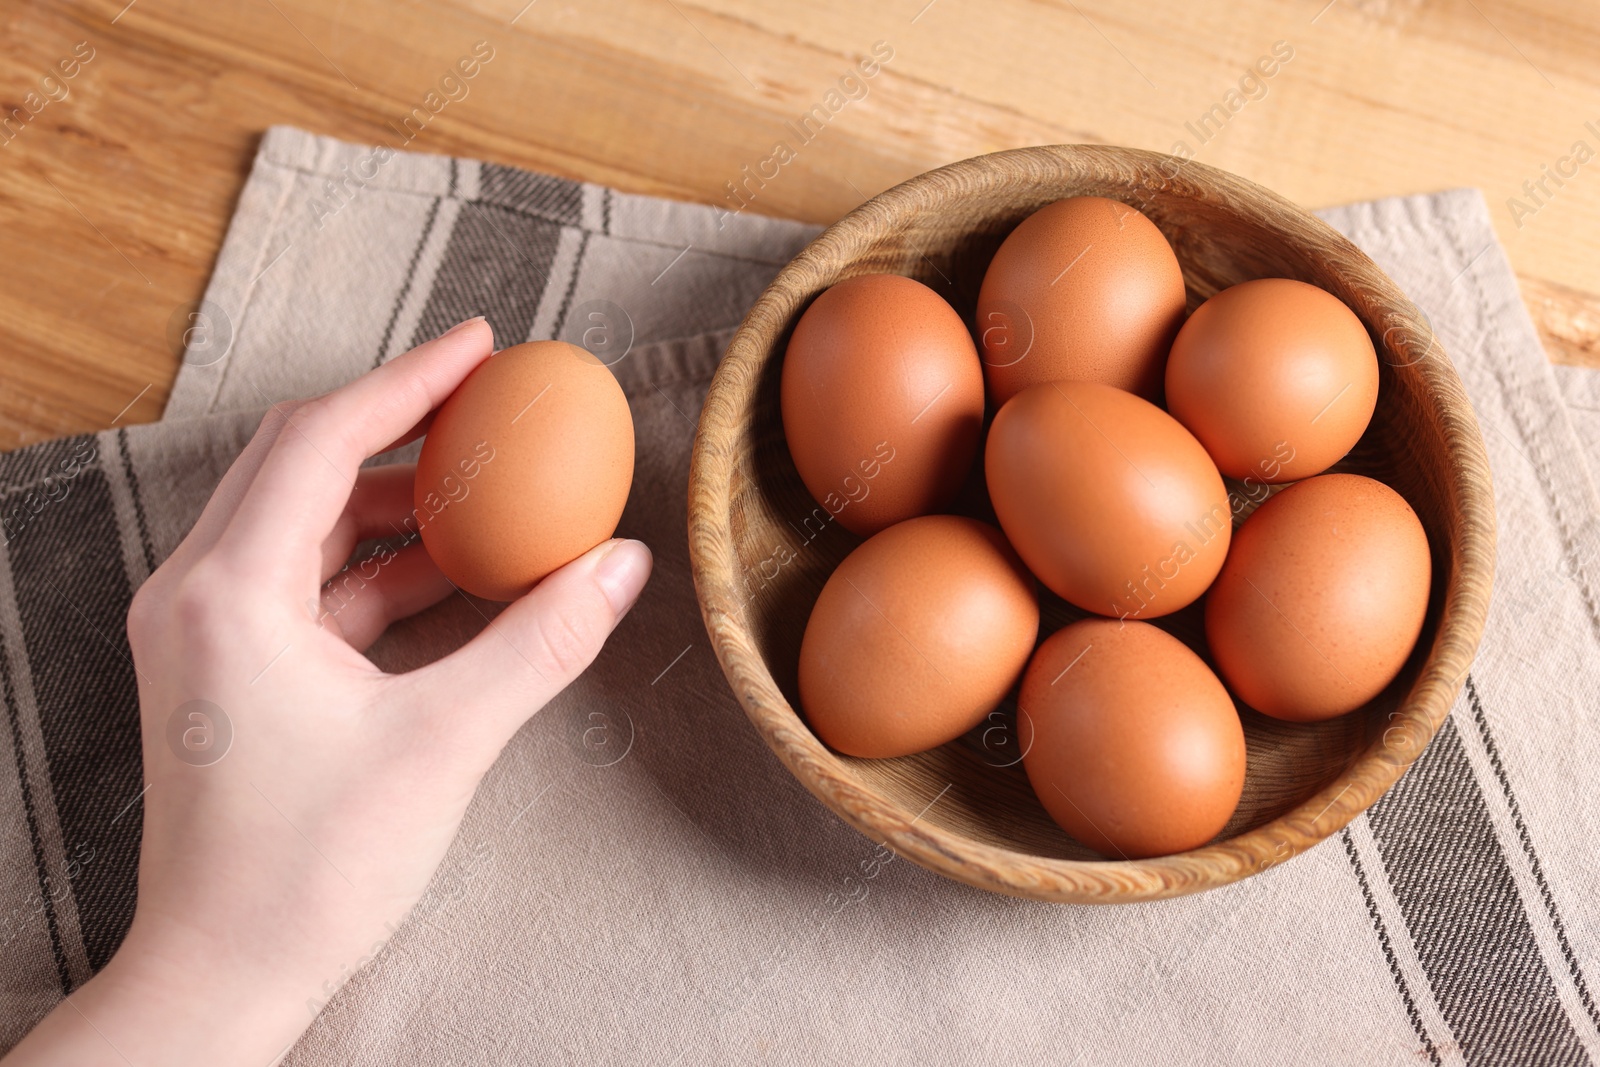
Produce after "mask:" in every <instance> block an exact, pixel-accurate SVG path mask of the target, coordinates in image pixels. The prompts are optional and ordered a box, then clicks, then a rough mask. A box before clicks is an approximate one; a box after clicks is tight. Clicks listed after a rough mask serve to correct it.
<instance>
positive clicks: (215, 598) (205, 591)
mask: <svg viewBox="0 0 1600 1067" xmlns="http://www.w3.org/2000/svg"><path fill="white" fill-rule="evenodd" d="M234 584H236V583H234V582H232V580H231V579H230V578H229V576H228V575H227V574H226V573H224V568H223V567H222V565H221V564H219V563H217V562H216V561H215V560H214V559H213V558H211V557H207V558H205V559H202V560H200V561H199V562H198V563H196V564H195V565H194V566H193V567H191V568H190V569H189V572H188V573H187V574H185V575H184V576H183V577H181V578H179V579H178V580H177V582H176V583H174V585H173V588H172V594H171V596H170V597H169V598H168V602H167V615H168V617H169V618H170V619H171V620H172V622H173V624H174V625H175V626H176V628H177V629H178V631H179V632H180V633H182V634H184V635H186V636H194V635H205V634H209V633H211V632H212V631H213V630H215V629H216V627H217V625H218V623H219V622H220V621H221V619H220V616H221V615H223V614H224V613H226V611H227V607H226V601H225V597H224V596H223V595H222V591H223V590H226V589H229V588H231V587H232V586H233V585H234Z"/></svg>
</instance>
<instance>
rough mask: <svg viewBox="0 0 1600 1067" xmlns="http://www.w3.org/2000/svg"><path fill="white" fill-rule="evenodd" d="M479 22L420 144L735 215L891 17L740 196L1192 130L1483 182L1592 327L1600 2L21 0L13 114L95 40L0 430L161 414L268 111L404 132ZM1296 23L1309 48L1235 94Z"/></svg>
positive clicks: (875, 181)
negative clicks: (1585, 153) (470, 65)
mask: <svg viewBox="0 0 1600 1067" xmlns="http://www.w3.org/2000/svg"><path fill="white" fill-rule="evenodd" d="M478 40H487V41H490V42H491V43H492V44H493V46H494V48H495V49H496V58H495V59H494V61H493V62H492V63H491V64H490V65H489V66H488V67H487V68H485V70H484V71H483V73H482V75H481V76H479V77H478V78H477V79H475V80H474V82H473V84H472V86H471V92H470V94H469V95H468V96H467V97H465V98H464V99H460V100H458V101H452V102H451V103H450V104H449V105H448V107H446V108H445V109H444V110H442V111H441V112H440V113H439V114H438V115H437V116H436V117H435V118H433V120H432V121H431V122H429V123H428V125H427V127H426V129H425V130H424V131H423V133H422V135H421V136H419V137H418V138H417V139H416V140H415V141H414V142H413V143H412V144H411V145H410V147H411V148H412V149H413V150H416V151H423V152H442V153H454V154H460V155H466V156H475V157H479V158H485V159H493V160H496V161H501V162H506V163H511V164H516V165H519V166H524V167H533V168H538V169H542V170H548V171H553V172H556V173H560V174H566V175H571V176H575V177H580V178H588V179H593V180H595V181H602V182H609V183H612V184H614V185H618V186H621V187H623V188H626V189H631V190H635V191H640V192H646V193H658V194H662V195H667V196H678V197H685V198H689V199H694V200H700V201H704V202H708V203H721V204H724V205H726V206H729V207H730V208H732V207H735V206H736V204H735V202H733V201H730V200H729V199H728V193H727V186H728V184H729V183H730V182H739V181H741V180H742V175H743V173H744V170H743V168H744V167H746V166H751V167H755V166H757V165H758V164H759V163H760V162H761V161H762V160H763V159H765V158H767V157H768V156H769V154H770V152H771V150H772V147H773V144H774V142H775V141H778V140H780V139H785V138H792V135H791V134H789V133H787V132H786V131H787V126H786V124H787V123H790V122H792V121H794V120H795V119H796V118H797V117H798V116H799V115H801V114H802V113H803V112H805V111H806V110H807V109H809V108H811V107H813V106H814V105H816V104H817V103H818V102H819V101H821V100H822V99H823V97H824V95H825V94H826V93H827V92H828V91H829V90H830V89H834V88H836V87H837V85H838V82H839V79H840V77H841V76H842V75H844V74H846V73H847V72H848V71H849V70H850V69H851V67H852V65H853V63H854V61H855V59H856V57H858V56H861V55H863V54H866V53H868V52H869V51H870V50H871V48H872V46H873V44H874V42H877V41H883V42H885V43H886V44H887V45H888V46H889V47H891V48H892V49H893V50H894V57H893V59H892V60H891V61H890V62H888V63H887V64H885V65H884V66H883V69H882V71H881V73H879V74H878V75H877V76H875V77H874V78H872V79H870V80H868V81H866V82H864V83H863V84H864V87H865V90H866V92H865V95H864V96H862V97H861V98H860V99H853V100H851V101H850V102H849V103H848V104H847V105H846V106H845V107H844V108H843V109H842V110H840V111H839V113H838V114H837V115H835V116H834V117H833V118H832V120H831V121H830V122H829V123H828V124H827V126H826V128H825V129H824V130H823V131H822V132H821V133H820V134H818V135H816V136H815V137H813V138H811V139H809V140H807V141H806V142H804V143H803V144H802V143H799V142H798V140H796V143H795V144H794V145H793V146H792V147H794V149H795V152H796V154H795V158H794V159H793V161H792V162H789V163H787V164H786V165H784V166H783V168H782V171H781V174H780V176H779V177H778V178H776V179H774V180H772V181H770V182H767V183H765V184H764V185H763V186H762V187H761V188H760V189H759V191H758V193H757V195H756V196H755V198H754V200H753V201H751V202H750V203H749V206H748V207H747V208H746V210H749V211H754V212H762V213H768V214H775V215H783V216H789V217H795V218H801V219H806V220H810V221H815V222H831V221H833V220H835V219H837V218H839V217H840V216H841V215H842V214H844V213H845V212H846V211H848V210H849V209H851V208H853V207H855V206H856V205H857V204H859V203H860V202H861V201H862V200H863V199H865V198H866V196H867V195H869V194H871V193H875V192H877V191H879V190H881V189H884V188H886V187H888V186H890V185H893V184H895V183H896V182H899V181H902V180H904V179H906V178H908V177H910V176H912V175H914V174H917V173H919V172H922V171H925V170H928V169H930V168H932V167H936V166H940V165H942V164H945V163H949V162H952V161H954V160H958V159H964V158H967V157H969V156H974V155H978V154H980V153H983V152H988V151H993V150H995V149H1001V148H1013V147H1018V146H1022V145H1029V144H1054V143H1060V142H1092V143H1101V144H1126V145H1133V146H1136V147H1143V148H1151V149H1156V150H1159V151H1171V150H1172V148H1173V147H1174V145H1175V144H1176V143H1177V142H1179V141H1183V142H1185V143H1187V144H1188V145H1189V147H1190V148H1191V149H1193V150H1194V151H1195V153H1196V156H1197V158H1198V159H1200V160H1201V161H1202V162H1205V163H1210V164H1214V165H1216V166H1219V167H1222V168H1224V169H1226V170H1229V171H1232V172H1234V173H1237V174H1241V175H1243V176H1245V177H1247V178H1250V179H1252V180H1254V181H1257V182H1260V183H1261V184H1263V185H1265V186H1267V187H1268V188H1271V189H1274V190H1276V191H1278V192H1280V193H1282V194H1283V195H1285V196H1287V197H1288V198H1289V199H1291V200H1293V201H1295V202H1296V203H1299V204H1301V205H1305V206H1309V207H1317V206H1322V205H1328V204H1335V203H1341V202H1347V201H1350V200H1356V199H1362V198H1367V197H1375V196H1384V195H1389V194H1398V193H1414V192H1429V191H1433V190H1437V189H1442V188H1447V187H1453V186H1461V185H1473V186H1478V187H1480V188H1482V189H1483V190H1484V193H1485V196H1486V197H1487V199H1488V201H1489V204H1490V206H1491V209H1492V211H1493V214H1494V218H1495V221H1496V225H1497V226H1498V227H1499V233H1500V236H1501V237H1502V239H1503V240H1504V241H1505V242H1506V246H1507V250H1508V252H1509V254H1510V256H1511V259H1512V262H1513V263H1514V264H1515V266H1516V267H1517V268H1518V270H1519V272H1520V273H1521V274H1522V275H1523V276H1524V277H1525V278H1526V279H1529V284H1530V288H1529V290H1528V291H1529V292H1530V294H1534V293H1536V294H1537V296H1535V297H1533V298H1531V300H1530V304H1531V307H1532V310H1533V311H1534V317H1535V321H1536V322H1537V323H1539V325H1540V327H1541V330H1542V332H1543V333H1544V335H1545V337H1546V341H1547V343H1548V344H1550V345H1551V351H1552V354H1554V355H1556V356H1557V357H1558V358H1562V359H1585V360H1590V359H1592V358H1593V356H1592V353H1593V352H1594V351H1595V349H1596V345H1597V344H1600V327H1597V325H1596V323H1597V319H1596V316H1595V315H1594V314H1592V313H1589V312H1587V311H1586V312H1584V313H1582V314H1573V313H1571V311H1570V310H1569V309H1570V307H1572V306H1582V307H1588V308H1592V307H1593V306H1594V304H1593V301H1594V299H1595V294H1596V293H1600V259H1597V258H1596V257H1595V256H1594V255H1593V253H1592V250H1593V249H1594V248H1595V247H1596V246H1597V245H1600V162H1593V163H1588V164H1585V165H1584V166H1583V167H1582V168H1581V169H1580V170H1578V171H1577V173H1576V175H1575V176H1573V177H1570V178H1566V179H1563V180H1562V184H1560V185H1556V184H1554V183H1552V182H1551V181H1550V180H1549V179H1547V178H1545V174H1544V170H1543V169H1542V168H1544V167H1547V166H1550V167H1554V166H1557V165H1558V164H1559V163H1560V161H1561V159H1562V158H1563V157H1564V156H1566V155H1568V154H1569V153H1570V151H1571V147H1572V145H1573V143H1574V142H1575V141H1578V140H1580V139H1583V140H1587V141H1588V142H1589V144H1590V145H1591V146H1592V147H1593V148H1595V149H1597V150H1600V136H1597V135H1596V134H1594V133H1591V132H1590V131H1589V129H1588V127H1587V126H1586V125H1585V124H1586V123H1588V122H1596V123H1597V124H1600V65H1597V64H1595V62H1594V57H1595V55H1596V54H1597V50H1600V23H1597V21H1596V20H1595V18H1594V16H1593V6H1592V2H1591V0H1553V2H1541V3H1533V2H1531V0H1471V2H1468V0H1439V2H1431V0H1430V2H1422V0H1336V2H1334V3H1331V4H1330V3H1328V2H1327V0H1238V2H1230V3H1220V2H1211V3H1190V2H1188V0H1143V2H1141V3H1139V4H1115V3H1112V2H1111V0H1080V2H1077V3H1071V4H1068V3H1061V2H1059V0H1047V2H1040V0H984V2H982V3H979V2H977V0H934V2H932V3H929V2H928V0H888V2H884V3H878V4H871V5H867V4H860V3H854V2H850V0H808V2H801V3H795V2H791V0H782V2H780V0H672V2H670V3H669V2H668V0H588V2H584V3H573V2H562V0H539V2H537V3H534V4H531V5H529V4H527V0H441V2H437V3H420V2H387V0H342V2H340V3H338V4H325V3H321V2H318V0H136V2H134V3H132V4H131V5H130V4H128V0H73V2H68V3H55V2H51V0H14V2H12V3H8V4H6V5H4V7H3V8H0V57H3V59H4V62H3V63H0V104H3V105H4V109H5V110H6V112H7V113H9V112H10V110H11V109H13V108H21V107H23V106H24V104H25V102H26V101H27V99H28V97H27V94H28V93H30V92H35V93H38V92H39V91H40V87H41V79H43V78H44V76H46V75H47V74H50V73H51V72H52V71H53V70H55V69H56V68H57V64H58V63H59V62H60V61H61V60H62V59H63V58H65V57H68V56H69V55H71V53H72V49H73V47H74V45H75V44H76V43H77V42H80V41H87V42H89V43H90V44H91V45H92V47H93V48H94V49H95V58H94V59H93V60H92V61H90V62H89V63H87V64H85V65H84V66H83V68H82V70H81V71H80V73H79V74H78V76H77V77H75V78H73V79H71V80H70V81H69V82H68V83H67V88H68V90H69V92H68V95H67V96H66V98H65V99H61V100H51V101H50V102H49V103H48V104H46V105H45V106H44V107H43V108H42V109H41V110H40V111H39V112H38V114H37V115H35V116H33V117H32V118H31V120H30V121H28V122H26V123H25V124H24V125H23V127H22V128H21V131H20V132H19V133H18V134H17V135H16V136H14V137H11V138H9V139H3V140H4V143H3V144H0V235H3V237H0V240H3V241H4V245H5V251H6V253H7V254H6V255H4V256H0V351H3V352H4V353H5V357H4V359H3V360H0V447H13V446H15V445H17V444H20V443H23V442H26V441H31V440H37V439H40V438H42V437H46V436H53V435H56V434H61V433H67V432H73V431H78V430H86V429H97V428H101V427H104V426H106V425H108V424H110V423H111V422H112V420H113V419H114V418H119V417H120V419H121V421H123V422H131V421H148V420H150V419H154V418H156V417H158V416H159V414H160V412H161V409H162V406H163V404H164V401H165V397H166V394H167V391H168V389H169V387H170V384H171V382H172V379H173V377H174V375H175V374H176V371H177V367H178V356H177V352H176V349H175V347H174V345H173V343H172V341H171V340H170V339H169V330H168V324H169V321H170V319H171V317H172V315H173V314H174V313H175V312H178V313H181V312H182V311H183V310H184V309H185V308H186V307H187V306H188V305H189V304H190V303H191V302H193V301H196V300H197V299H198V298H199V296H200V294H201V292H202V290H203V288H204V285H205V281H206V278H207V277H208V275H209V273H210V271H211V265H212V262H213V260H214V257H215V255H216V252H217V249H218V247H219V246H220V243H221V240H222V235H223V232H224V230H225V228H226V225H227V220H228V217H229V215H230V213H231V212H232V210H233V205H234V202H235V199H236V197H237V195H238V191H239V188H240V185H241V183H242V181H243V179H244V176H245V174H246V173H247V171H248V168H249V165H250V160H251V157H252V154H253V152H254V150H255V146H256V143H257V141H258V140H259V137H260V133H261V131H262V130H263V129H265V128H266V127H267V126H269V125H271V124H273V123H280V122H282V123H292V124H295V125H299V126H302V127H305V128H308V129H311V130H314V131H316V132H319V133H326V134H331V135H333V136H336V137H341V138H346V139H350V140H355V141H369V142H370V141H376V140H380V139H384V138H393V136H394V135H393V132H392V130H391V128H390V125H389V124H390V123H391V122H394V121H396V120H397V119H398V117H399V116H400V115H403V114H405V113H407V112H409V111H410V110H411V109H412V108H414V107H417V106H419V105H420V104H421V103H422V101H423V99H424V96H425V94H426V93H427V92H428V91H429V90H430V89H433V88H434V87H436V85H437V83H438V80H439V78H440V77H441V76H442V75H443V74H444V73H445V72H446V70H447V69H448V68H449V67H450V66H451V65H452V64H453V63H454V62H455V61H456V59H458V58H459V57H460V56H462V55H464V54H465V53H466V52H467V51H468V50H469V49H470V48H471V46H472V44H473V43H474V42H475V41H478ZM1277 41H1284V42H1286V43H1287V44H1289V45H1290V46H1291V47H1292V48H1293V50H1294V57H1293V59H1292V60H1290V61H1289V62H1288V63H1286V64H1283V65H1282V66H1281V69H1280V70H1279V71H1278V72H1277V73H1276V74H1274V75H1273V76H1272V77H1270V78H1267V79H1263V80H1261V81H1259V82H1250V83H1247V84H1245V85H1244V86H1243V91H1241V80H1242V79H1243V78H1245V76H1246V74H1247V71H1248V70H1249V68H1250V66H1251V65H1252V64H1254V63H1255V62H1256V61H1257V60H1258V59H1260V58H1261V57H1262V56H1265V55H1268V54H1270V52H1271V50H1272V48H1273V45H1274V43H1275V42H1277ZM1230 93H1238V94H1240V95H1239V96H1238V97H1237V98H1231V97H1230V96H1229V94H1230ZM38 99H46V98H45V97H43V96H40V97H38ZM1240 101H1242V103H1240V105H1239V108H1238V110H1237V111H1231V110H1228V107H1229V106H1230V102H1231V103H1239V102H1240ZM1218 106H1222V107H1223V108H1224V111H1223V112H1222V113H1221V114H1223V115H1226V118H1225V120H1219V119H1217V118H1216V117H1215V116H1216V115H1217V114H1218V113H1217V112H1216V111H1215V109H1216V108H1217V107H1218ZM1207 115H1212V116H1213V125H1207V126H1205V127H1204V128H1203V129H1202V128H1201V126H1200V125H1199V124H1200V123H1201V120H1202V119H1204V118H1205V117H1206V116H1207ZM1191 126H1194V130H1191ZM1195 131H1198V135H1197V133H1196V132H1195ZM1541 179H1543V180H1544V181H1545V187H1544V190H1543V191H1541V190H1540V189H1539V188H1538V187H1537V186H1535V188H1534V193H1533V195H1535V196H1537V197H1538V201H1539V202H1538V203H1537V204H1534V203H1532V201H1531V200H1530V196H1529V194H1528V193H1527V192H1525V191H1524V189H1523V186H1524V183H1537V182H1538V181H1540V180H1541ZM1513 198H1518V199H1521V200H1526V201H1529V206H1530V207H1533V208H1534V209H1535V210H1534V213H1533V214H1532V215H1523V214H1518V215H1517V216H1516V217H1515V218H1514V217H1513V211H1512V208H1511V206H1510V205H1509V203H1508V201H1510V200H1511V199H1513ZM1533 279H1538V281H1533ZM1547 283H1548V285H1549V286H1552V287H1554V288H1551V289H1548V290H1546V288H1544V287H1545V286H1546V284H1547ZM1547 292H1553V293H1559V294H1563V295H1561V296H1560V297H1559V298H1555V297H1552V298H1551V299H1550V301H1549V302H1546V300H1545V296H1546V294H1547ZM1569 298H1570V299H1569ZM1585 302H1587V303H1585ZM130 402H131V405H132V406H131V407H128V405H129V404H130ZM125 407H126V408H127V410H126V411H124V410H123V409H124V408H125Z"/></svg>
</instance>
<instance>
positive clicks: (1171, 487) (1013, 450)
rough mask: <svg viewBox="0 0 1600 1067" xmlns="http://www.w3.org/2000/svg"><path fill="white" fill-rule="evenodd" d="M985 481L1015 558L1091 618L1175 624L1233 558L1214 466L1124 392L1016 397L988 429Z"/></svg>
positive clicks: (1081, 388) (1071, 390)
mask: <svg viewBox="0 0 1600 1067" xmlns="http://www.w3.org/2000/svg"><path fill="white" fill-rule="evenodd" d="M984 472H985V475H986V477H987V479H988V484H989V498H990V500H991V502H992V503H993V504H994V511H995V515H996V516H997V517H998V518H999V520H1000V526H1001V528H1002V529H1004V530H1005V532H1006V537H1007V538H1008V539H1009V540H1010V542H1011V544H1012V546H1013V547H1014V548H1015V549H1016V550H1017V554H1018V555H1020V556H1021V557H1022V559H1023V561H1024V562H1025V563H1027V565H1028V568H1029V569H1030V570H1032V571H1033V573H1034V574H1035V575H1037V576H1038V578H1039V580H1040V581H1041V582H1043V583H1044V584H1045V585H1046V586H1048V587H1049V588H1050V589H1051V590H1052V591H1054V592H1055V593H1056V595H1057V596H1060V597H1061V598H1063V599H1065V600H1068V601H1070V602H1071V603H1073V604H1076V605H1077V606H1078V607H1080V608H1084V609H1085V610H1087V611H1093V612H1096V613H1098V614H1101V615H1110V616H1115V617H1118V618H1133V619H1151V618H1155V617H1157V616H1161V615H1167V614H1170V613H1172V612H1174V611H1177V610H1178V609H1179V608H1182V607H1185V606H1187V605H1189V604H1191V603H1193V602H1194V601H1195V600H1197V599H1199V597H1200V595H1201V594H1202V593H1204V592H1205V590H1206V587H1207V586H1208V585H1210V584H1211V580H1212V579H1213V578H1215V577H1216V575H1217V572H1218V571H1219V570H1221V569H1222V561H1223V559H1224V558H1225V557H1226V556H1227V552H1228V540H1229V538H1230V536H1231V535H1232V532H1233V518H1232V512H1231V510H1230V508H1229V504H1228V494H1227V490H1226V488H1225V487H1224V486H1223V483H1222V477H1221V475H1219V474H1218V473H1217V468H1216V464H1214V463H1212V462H1211V457H1210V456H1208V455H1206V451H1205V449H1204V448H1202V447H1201V446H1200V442H1198V441H1196V440H1195V439H1194V435H1192V434H1191V433H1189V431H1188V430H1185V429H1184V428H1183V427H1182V426H1180V425H1179V424H1178V422H1177V421H1176V420H1175V419H1173V418H1172V416H1170V415H1168V414H1167V413H1166V412H1164V411H1162V410H1161V409H1160V408H1158V407H1156V406H1155V405H1154V404H1151V403H1149V402H1148V401H1145V400H1141V399H1139V398H1138V397H1136V396H1134V395H1133V394H1132V393H1127V392H1124V391H1122V390H1121V389H1113V388H1112V387H1110V386H1108V385H1099V384H1096V383H1093V382H1048V383H1045V384H1043V385H1035V386H1032V387H1030V388H1028V389H1025V390H1024V391H1022V392H1021V393H1018V394H1017V395H1016V396H1014V397H1012V398H1011V400H1009V401H1008V402H1007V403H1006V405H1005V406H1004V407H1002V408H1001V409H1000V412H999V414H997V415H996V416H995V419H994V424H993V425H992V426H990V428H989V440H988V443H987V445H986V446H985V453H984Z"/></svg>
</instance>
